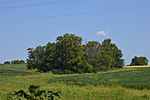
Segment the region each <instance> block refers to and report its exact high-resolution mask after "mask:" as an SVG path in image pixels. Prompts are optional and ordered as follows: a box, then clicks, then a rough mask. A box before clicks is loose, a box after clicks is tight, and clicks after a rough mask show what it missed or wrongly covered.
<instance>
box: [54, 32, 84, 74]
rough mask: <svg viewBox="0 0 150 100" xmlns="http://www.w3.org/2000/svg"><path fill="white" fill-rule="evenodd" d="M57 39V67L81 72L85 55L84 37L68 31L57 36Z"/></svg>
mask: <svg viewBox="0 0 150 100" xmlns="http://www.w3.org/2000/svg"><path fill="white" fill-rule="evenodd" d="M56 41H57V42H56V53H55V58H56V62H57V64H56V65H57V66H56V67H57V68H58V69H61V70H67V71H69V72H70V71H71V72H73V73H77V72H79V70H80V66H81V65H82V64H83V57H84V52H83V46H82V37H79V36H75V35H74V34H67V33H66V34H64V35H63V36H59V37H57V39H56ZM81 69H82V68H81Z"/></svg>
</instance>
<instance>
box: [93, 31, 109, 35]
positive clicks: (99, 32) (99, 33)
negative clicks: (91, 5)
mask: <svg viewBox="0 0 150 100" xmlns="http://www.w3.org/2000/svg"><path fill="white" fill-rule="evenodd" d="M96 35H97V36H107V35H108V34H107V33H106V32H104V31H98V32H97V33H96Z"/></svg>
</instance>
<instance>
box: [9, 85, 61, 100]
mask: <svg viewBox="0 0 150 100" xmlns="http://www.w3.org/2000/svg"><path fill="white" fill-rule="evenodd" d="M55 96H56V97H59V98H61V97H60V92H53V91H46V90H41V89H40V87H39V86H34V85H30V87H29V88H28V91H27V92H25V91H24V90H19V91H14V92H13V93H9V94H7V100H22V99H23V98H24V99H26V100H45V99H47V100H54V97H55Z"/></svg>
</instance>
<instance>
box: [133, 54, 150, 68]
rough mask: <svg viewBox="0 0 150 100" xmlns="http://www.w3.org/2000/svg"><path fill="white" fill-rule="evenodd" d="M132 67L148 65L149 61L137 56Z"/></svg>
mask: <svg viewBox="0 0 150 100" xmlns="http://www.w3.org/2000/svg"><path fill="white" fill-rule="evenodd" d="M130 65H131V66H134V65H148V59H147V58H146V57H143V56H141V57H137V56H135V57H134V58H133V59H132V61H131V64H130Z"/></svg>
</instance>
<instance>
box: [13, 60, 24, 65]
mask: <svg viewBox="0 0 150 100" xmlns="http://www.w3.org/2000/svg"><path fill="white" fill-rule="evenodd" d="M11 64H25V61H24V60H14V61H11Z"/></svg>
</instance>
